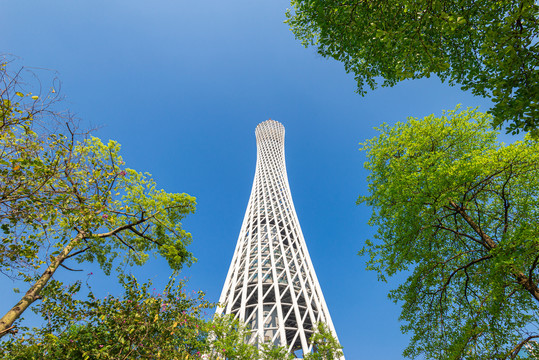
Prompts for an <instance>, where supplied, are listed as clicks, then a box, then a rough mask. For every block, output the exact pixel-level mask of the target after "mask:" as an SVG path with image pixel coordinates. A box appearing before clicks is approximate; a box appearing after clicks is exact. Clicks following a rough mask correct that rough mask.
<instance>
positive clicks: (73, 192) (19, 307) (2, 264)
mask: <svg viewBox="0 0 539 360" xmlns="http://www.w3.org/2000/svg"><path fill="white" fill-rule="evenodd" d="M0 63H1V61H0ZM0 84H2V88H1V89H0V177H1V178H2V182H0V228H1V231H2V233H3V234H2V243H1V244H0V269H1V272H2V273H3V274H5V275H7V276H11V277H13V278H19V279H23V280H24V281H26V282H27V283H29V284H30V285H31V286H30V287H29V289H28V290H27V291H26V293H25V294H24V296H23V297H22V298H21V300H20V301H19V302H18V303H17V304H16V305H15V306H14V307H13V308H12V309H11V310H10V311H8V312H7V313H6V314H5V315H4V316H3V317H2V318H1V319H0V337H1V336H3V335H5V334H7V333H8V332H9V331H11V330H13V329H14V322H15V321H16V320H17V318H18V317H19V316H20V315H21V314H22V313H23V312H24V311H25V310H26V309H27V308H28V307H29V306H30V305H31V304H32V303H33V302H34V301H36V300H37V299H40V297H41V295H40V293H41V291H42V290H43V289H44V287H45V286H46V285H47V283H48V282H49V281H50V280H51V278H52V276H53V275H54V274H55V272H56V271H57V270H58V269H59V268H60V267H62V268H64V269H68V270H74V269H73V268H72V267H75V266H76V263H84V262H97V263H98V264H99V266H100V267H101V268H102V269H103V270H104V271H105V273H107V274H108V273H110V271H111V268H112V266H113V264H114V262H115V260H117V259H118V260H119V261H121V262H123V263H124V264H127V265H142V264H143V263H144V262H145V261H146V259H147V258H148V256H149V255H150V254H155V255H159V256H162V257H163V258H165V259H166V260H167V261H168V264H169V265H170V267H171V268H172V269H180V268H181V267H182V265H184V264H190V263H191V262H193V261H194V260H195V259H194V257H193V256H192V254H191V253H190V252H189V251H188V250H187V248H186V246H187V245H188V244H189V243H190V241H191V235H190V234H189V233H188V232H186V231H185V230H183V229H182V226H181V220H182V219H183V218H184V217H185V216H186V215H187V214H189V213H192V212H194V210H195V199H194V198H193V197H191V196H189V195H187V194H174V193H167V192H165V191H163V190H160V189H159V188H157V185H156V183H155V181H154V180H153V179H152V178H151V176H150V175H149V174H147V173H146V174H143V173H140V172H137V171H135V170H133V169H130V168H128V167H126V165H125V163H124V161H123V160H122V157H121V156H120V145H119V144H118V143H117V142H115V141H109V142H108V143H106V144H105V143H103V142H102V141H101V140H100V139H98V138H96V137H92V136H85V135H84V134H80V133H78V132H77V131H76V127H75V126H74V123H73V122H72V121H70V119H67V122H64V121H65V120H66V119H65V118H62V117H59V116H57V115H58V113H55V112H53V111H52V109H51V107H50V106H51V102H53V101H54V99H51V96H53V97H54V95H51V94H54V89H52V90H51V93H49V94H44V95H39V96H38V95H33V94H31V93H29V92H27V91H23V89H22V88H21V80H20V78H19V75H18V74H15V75H13V74H11V73H10V72H9V71H8V67H7V66H6V65H5V62H4V63H3V65H2V66H0ZM73 263H74V264H75V266H74V265H71V264H73ZM4 290H5V291H6V290H7V289H4ZM9 290H11V289H9Z"/></svg>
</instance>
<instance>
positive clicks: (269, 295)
mask: <svg viewBox="0 0 539 360" xmlns="http://www.w3.org/2000/svg"><path fill="white" fill-rule="evenodd" d="M284 132H285V131H284V126H283V125H282V124H281V123H279V122H277V121H275V120H267V121H264V122H262V123H260V124H259V125H258V126H257V127H256V130H255V135H256V144H257V160H256V171H255V178H254V183H253V188H252V190H251V196H250V198H249V204H248V205H247V211H246V212H245V217H244V219H243V224H242V226H241V231H240V235H239V238H238V243H237V245H236V250H235V252H234V256H233V258H232V262H231V264H230V268H229V270H228V274H227V277H226V281H225V285H224V287H223V292H222V293H221V298H220V300H219V304H220V306H219V307H218V308H217V314H223V313H224V314H234V315H235V316H236V317H238V318H239V319H240V320H242V321H244V322H245V323H247V324H248V325H249V327H250V329H251V338H250V339H249V340H248V341H249V342H250V343H259V342H272V343H273V344H275V345H277V346H286V347H287V348H288V351H289V352H290V353H295V352H296V351H298V350H301V351H302V352H303V353H304V354H305V353H308V352H310V351H312V345H311V344H310V341H309V338H310V336H311V334H312V333H313V328H314V327H315V325H316V323H317V322H323V323H325V324H326V325H327V326H328V327H329V329H330V330H331V331H332V333H333V334H334V336H335V337H336V336H337V335H336V332H335V329H334V327H333V323H332V321H331V317H330V316H329V311H328V308H327V305H326V302H325V300H324V296H323V294H322V290H321V288H320V284H319V283H318V279H317V278H316V274H315V272H314V267H313V265H312V262H311V258H310V257H309V253H308V251H307V245H306V243H305V239H304V238H303V234H302V232H301V228H300V226H299V221H298V217H297V215H296V210H295V209H294V203H293V202H292V195H291V193H290V186H289V184H288V177H287V174H286V165H285V157H284ZM342 359H343V360H344V357H343V358H342Z"/></svg>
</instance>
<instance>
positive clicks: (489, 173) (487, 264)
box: [359, 109, 539, 359]
mask: <svg viewBox="0 0 539 360" xmlns="http://www.w3.org/2000/svg"><path fill="white" fill-rule="evenodd" d="M491 120H492V119H491V117H490V116H489V115H486V114H482V113H480V112H477V111H475V110H470V109H468V110H466V111H461V112H459V111H457V110H454V111H448V112H446V113H444V115H443V116H441V117H435V116H433V115H431V116H427V117H426V118H424V119H415V118H410V119H408V121H407V122H405V123H397V124H395V125H394V126H387V125H383V126H382V127H380V128H379V129H378V130H379V131H380V134H379V135H378V136H377V137H375V138H373V139H370V140H368V141H366V142H365V143H363V144H362V145H363V147H362V150H364V151H366V152H367V156H368V161H367V163H366V165H365V166H366V168H367V169H368V170H369V171H370V175H369V177H368V182H369V193H370V194H369V195H367V196H362V197H360V199H359V202H360V203H365V204H367V205H369V206H371V207H372V208H373V215H372V217H371V220H370V224H371V225H374V226H376V227H377V229H378V232H377V234H376V235H375V237H374V241H372V242H371V241H368V242H367V244H366V246H365V247H364V248H363V249H362V251H361V252H360V254H370V261H369V262H368V268H369V269H371V270H376V271H377V272H378V273H379V275H380V277H381V279H384V280H385V279H386V277H387V276H393V275H395V274H396V273H398V272H404V273H405V274H406V275H407V279H406V281H404V282H403V283H402V284H401V285H400V286H398V287H397V288H396V289H394V290H393V291H391V292H390V295H389V296H390V298H391V299H393V300H394V301H395V302H398V303H400V304H401V305H402V312H401V320H403V321H404V323H405V325H404V326H403V330H404V331H405V332H409V333H411V342H410V344H409V346H408V347H407V349H406V350H405V352H404V354H405V355H406V356H409V357H412V358H415V357H418V356H424V357H425V358H427V359H524V358H527V355H526V354H525V352H526V351H525V348H526V347H527V346H535V344H536V343H535V342H533V341H531V340H534V339H537V338H539V332H538V331H537V329H538V327H537V325H539V324H538V320H539V312H538V311H539V289H538V287H537V282H538V276H539V269H538V263H539V142H538V141H535V140H532V139H530V138H526V139H524V140H523V141H516V142H515V143H513V144H510V145H506V144H502V143H499V142H498V141H497V135H498V133H497V132H495V131H492V130H489V123H490V121H491Z"/></svg>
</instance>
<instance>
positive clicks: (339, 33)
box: [287, 0, 539, 133]
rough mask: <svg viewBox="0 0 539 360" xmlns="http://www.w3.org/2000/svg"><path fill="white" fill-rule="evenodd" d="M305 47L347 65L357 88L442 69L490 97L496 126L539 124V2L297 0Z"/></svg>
mask: <svg viewBox="0 0 539 360" xmlns="http://www.w3.org/2000/svg"><path fill="white" fill-rule="evenodd" d="M291 3H292V7H293V10H292V11H289V12H288V14H287V16H288V21H287V22H288V24H289V25H290V27H291V30H292V31H293V32H294V34H295V36H296V38H298V39H300V40H301V41H302V43H303V44H304V45H305V46H309V45H312V46H315V47H317V50H318V52H319V53H320V54H321V55H322V56H325V57H331V58H334V59H336V60H338V61H341V62H342V63H343V64H344V67H345V69H346V71H347V72H351V73H353V74H354V75H355V79H356V80H357V85H358V92H359V93H360V94H365V93H366V88H367V87H368V88H371V89H374V88H375V87H376V86H377V85H378V82H379V81H380V78H381V79H383V81H382V85H383V86H393V85H395V84H396V83H397V82H399V81H402V80H405V79H418V78H422V77H429V76H430V75H431V74H436V75H437V76H438V77H440V78H441V79H442V80H447V81H448V82H449V83H450V84H456V83H458V84H460V85H461V86H462V88H463V89H465V90H468V89H469V90H471V91H472V92H473V93H474V94H475V95H479V96H486V97H490V98H491V99H492V100H493V103H494V107H493V108H492V110H491V113H492V115H494V117H493V119H492V123H493V125H494V126H495V127H498V126H501V125H508V127H507V131H509V132H517V133H518V132H519V131H522V130H523V131H535V132H536V131H537V130H538V129H539V120H538V119H539V116H538V111H539V110H538V106H539V105H538V97H539V95H538V94H539V70H538V65H539V56H538V55H539V48H538V46H537V40H538V35H539V26H538V18H539V6H538V5H537V2H535V1H533V0H523V1H517V2H515V1H509V0H503V1H490V0H481V1H472V0H463V1H446V0H444V1H436V2H432V1H424V0H421V1H412V0H405V1H402V0H401V1H394V0H392V1H379V2H374V1H360V0H346V1H337V0H330V1H310V0H292V1H291Z"/></svg>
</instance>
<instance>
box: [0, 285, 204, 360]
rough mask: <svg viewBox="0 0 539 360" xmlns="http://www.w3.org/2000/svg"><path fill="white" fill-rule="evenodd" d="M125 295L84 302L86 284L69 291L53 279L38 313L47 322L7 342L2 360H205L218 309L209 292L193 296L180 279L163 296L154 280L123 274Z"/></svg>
mask: <svg viewBox="0 0 539 360" xmlns="http://www.w3.org/2000/svg"><path fill="white" fill-rule="evenodd" d="M120 282H121V283H122V285H123V287H124V294H123V295H122V296H112V295H109V296H107V297H105V298H104V299H98V298H96V297H95V296H94V294H93V293H92V292H91V291H90V292H89V294H88V295H87V298H86V299H82V298H80V297H79V296H80V290H81V289H80V288H81V282H80V281H79V282H77V283H76V284H73V285H72V286H69V287H64V286H62V284H61V283H60V282H58V281H55V280H52V281H51V283H50V284H49V285H48V286H47V287H46V288H45V290H44V301H43V302H42V303H41V304H39V305H38V306H37V312H38V313H39V314H41V315H42V317H43V318H44V319H47V322H46V323H45V324H44V326H43V327H40V328H34V329H32V330H31V331H26V332H25V333H24V334H19V335H18V336H17V337H15V338H11V339H9V340H8V341H6V342H4V343H3V344H2V348H3V350H4V351H3V354H0V356H1V358H2V359H10V360H15V359H21V360H22V359H25V360H30V359H35V360H38V359H39V360H49V359H50V360H57V359H58V360H59V359H88V360H97V359H102V360H107V359H110V360H113V359H114V360H120V359H162V360H167V359H170V360H172V359H200V356H201V355H202V354H203V353H204V351H205V350H206V349H208V346H207V336H208V328H209V323H208V322H207V321H206V320H204V311H205V310H207V309H211V308H212V307H213V306H214V305H213V304H210V303H208V302H207V301H205V300H204V298H203V295H204V294H203V293H202V292H198V293H196V294H195V296H192V297H191V296H188V295H187V294H186V292H185V283H184V281H177V280H176V279H175V277H174V275H173V276H172V277H171V279H170V281H169V283H168V284H167V286H166V287H165V289H164V290H163V291H162V292H159V293H158V292H156V291H155V289H153V290H152V286H151V282H146V283H144V284H139V283H138V281H137V280H136V279H135V278H134V277H133V276H121V277H120Z"/></svg>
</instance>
